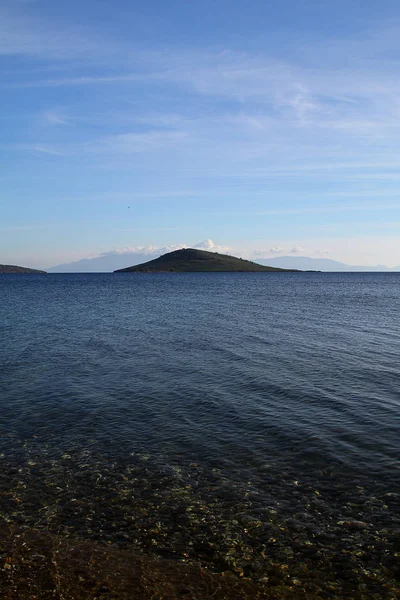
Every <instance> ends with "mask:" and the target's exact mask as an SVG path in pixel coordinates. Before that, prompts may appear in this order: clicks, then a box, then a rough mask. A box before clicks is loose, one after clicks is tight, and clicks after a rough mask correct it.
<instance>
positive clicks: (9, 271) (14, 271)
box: [0, 265, 46, 273]
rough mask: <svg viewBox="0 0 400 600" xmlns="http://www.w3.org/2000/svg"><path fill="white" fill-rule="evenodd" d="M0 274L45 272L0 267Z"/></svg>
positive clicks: (23, 268)
mask: <svg viewBox="0 0 400 600" xmlns="http://www.w3.org/2000/svg"><path fill="white" fill-rule="evenodd" d="M0 273H46V271H39V270H38V269H28V267H17V265H0Z"/></svg>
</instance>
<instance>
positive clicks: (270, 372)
mask: <svg viewBox="0 0 400 600" xmlns="http://www.w3.org/2000/svg"><path fill="white" fill-rule="evenodd" d="M399 307H400V274H388V273H381V274H379V273H378V274H376V273H373V274H372V273H363V274H354V273H346V274H342V273H340V274H334V273H290V274H289V273H288V274H282V273H276V274H275V273H267V274H263V273H251V274H242V273H237V274H236V273H234V274H200V273H199V274H197V273H193V274H153V275H152V274H104V275H99V274H90V275H83V274H79V275H78V274H75V275H45V276H43V275H29V276H27V275H3V276H0V434H1V438H0V452H1V455H2V460H3V461H4V464H5V465H6V467H5V470H4V472H5V473H6V474H7V477H5V479H4V481H3V483H2V484H1V485H2V486H3V488H4V489H9V490H14V491H13V492H12V493H14V494H17V493H18V494H19V501H16V502H17V504H15V506H14V505H12V507H13V510H14V509H15V510H14V512H13V511H12V510H11V509H7V510H8V511H9V514H10V515H11V516H10V518H13V517H12V515H13V514H14V515H16V517H15V518H18V519H20V520H22V522H25V523H27V524H28V525H35V526H42V527H45V526H46V527H49V528H51V527H52V526H54V528H56V529H57V530H60V528H63V527H64V528H67V529H68V528H70V530H71V531H74V532H75V533H76V534H77V535H85V536H88V535H93V536H96V535H97V536H98V537H99V538H100V539H103V537H102V536H103V535H104V539H107V536H108V539H109V540H110V541H112V542H115V543H118V542H119V541H121V540H122V538H121V536H123V535H124V533H123V532H124V531H125V538H126V540H128V542H129V543H132V544H136V545H137V546H138V547H140V548H145V549H146V551H147V550H149V551H151V550H152V547H154V548H155V549H157V548H158V547H162V548H164V549H165V547H167V548H168V549H169V551H171V552H175V553H181V554H182V556H184V555H185V553H184V552H183V549H182V547H183V546H185V547H186V549H187V548H189V551H188V556H189V554H190V553H191V552H192V554H190V556H193V558H195V559H199V560H206V557H204V552H203V554H202V550H201V548H200V549H199V550H193V551H192V549H191V548H196V544H197V545H198V536H199V535H200V533H199V532H198V529H196V527H197V525H196V527H195V526H194V525H193V528H194V529H193V530H192V529H191V527H192V525H191V523H188V522H185V524H184V526H182V527H181V528H180V525H179V519H178V517H177V516H176V515H175V517H174V519H175V521H174V524H173V525H171V524H169V525H168V523H166V520H167V516H165V515H164V516H163V514H162V509H161V508H160V507H162V506H166V505H167V506H168V510H169V512H170V513H171V514H172V513H174V510H175V508H176V507H177V506H178V505H179V511H180V510H181V509H182V511H183V512H185V513H191V512H193V511H195V512H196V510H197V512H198V514H199V515H200V512H199V511H200V508H201V506H203V509H202V510H203V511H206V512H207V514H208V515H209V519H208V520H207V519H206V521H205V523H206V526H207V527H209V530H207V536H208V538H210V536H214V538H215V539H216V540H219V541H218V544H219V545H223V541H221V540H223V539H225V538H223V537H221V539H220V538H219V537H218V536H223V535H228V541H229V540H231V541H230V543H231V545H232V543H233V541H232V540H233V539H234V538H233V537H232V536H233V535H234V534H233V533H232V531H233V530H234V532H235V535H236V536H238V537H237V539H239V537H240V536H242V537H243V536H244V535H250V534H249V530H248V527H247V528H246V519H247V522H249V520H250V521H251V519H253V521H251V522H254V523H256V522H257V523H263V524H264V525H263V527H264V526H265V523H266V522H268V523H270V525H271V527H273V528H275V529H274V530H273V534H271V535H269V534H268V535H264V537H263V536H260V535H259V532H258V533H257V535H256V534H254V536H253V537H254V540H253V544H248V545H249V547H252V548H253V552H256V553H257V552H258V551H260V552H261V549H262V546H264V549H265V545H266V544H267V541H266V540H269V539H275V542H274V544H278V545H279V543H280V540H279V539H278V541H276V538H277V537H278V535H279V531H280V532H281V533H280V535H281V536H282V535H284V536H286V537H285V539H284V540H283V541H282V544H281V545H280V546H279V552H284V550H282V548H287V547H289V546H290V544H291V546H290V552H289V554H290V557H293V552H294V558H293V561H294V563H295V561H296V560H297V563H298V562H299V561H300V558H299V556H300V555H301V550H299V549H298V550H293V544H292V542H293V539H301V540H302V542H301V543H302V544H303V546H304V548H306V546H307V543H306V542H307V541H308V542H309V544H314V541H315V540H317V541H315V545H316V547H317V550H316V552H320V553H321V552H322V553H323V549H324V548H325V554H326V548H329V547H333V545H336V546H337V544H338V542H337V540H338V539H341V540H342V541H343V539H345V538H343V536H342V537H340V536H341V533H340V532H341V531H342V530H343V527H345V528H347V529H346V532H345V535H347V536H350V537H351V536H353V537H354V539H353V542H352V543H353V546H354V547H356V546H357V547H360V545H361V546H362V545H363V544H364V545H365V546H366V547H367V546H368V543H369V544H370V545H371V540H370V538H369V537H368V536H370V535H372V533H371V532H372V530H374V531H375V532H376V530H378V531H380V530H383V531H384V532H385V533H383V534H382V540H383V541H384V543H385V544H386V546H385V547H388V546H387V544H390V543H392V542H393V540H392V538H391V537H390V535H393V532H396V531H398V530H399V531H400V520H399V499H400V496H398V493H399V492H400V477H399V476H400V465H399V456H400V452H399V451H400V435H399V434H400V385H399V384H400V371H399V350H400V318H399ZM79 472H82V473H83V474H84V476H82V478H81V480H79V481H78V479H79V478H78V479H77V477H76V474H77V473H79ZM133 472H135V473H136V475H135V477H133V476H132V477H131V475H130V474H132V473H133ZM124 477H125V480H123V478H124ZM65 481H69V484H68V485H70V488H71V489H73V490H74V494H75V495H78V496H79V494H81V496H82V498H85V499H86V502H87V505H85V506H84V507H83V508H82V510H81V513H82V514H81V513H79V515H78V516H75V520H74V518H72V519H71V518H69V517H68V515H67V516H66V513H65V510H66V509H65V507H64V508H62V509H61V508H60V506H62V507H63V502H62V501H59V502H58V503H57V502H55V501H54V502H53V504H54V506H55V511H54V515H56V516H53V517H52V518H51V519H49V517H48V515H47V513H46V511H45V508H44V506H45V505H46V506H47V505H48V504H49V499H48V497H47V496H46V494H47V492H46V490H47V491H48V489H50V487H51V486H53V487H55V488H57V487H58V488H60V489H63V491H64V493H65V494H67V492H66V490H67V488H68V486H67V487H65V488H64V487H63V482H64V483H65ZM103 481H106V482H107V485H106V487H107V489H108V490H114V496H113V498H112V499H111V498H109V499H108V500H109V505H107V506H106V505H105V504H104V503H105V502H106V500H107V499H106V500H105V499H104V497H103V496H101V494H100V492H99V491H97V492H96V493H95V492H93V498H91V493H92V491H93V490H95V489H96V486H101V485H102V482H103ZM123 481H125V482H126V483H124V482H123ZM149 482H150V483H149ZM157 482H163V483H162V485H161V483H160V485H159V486H157ZM65 485H66V484H65ZM23 486H25V488H24V487H23ZM71 486H72V487H71ZM85 486H86V488H85ZM124 486H125V487H126V488H127V489H128V488H129V490H130V492H129V493H128V492H124V491H123V490H124V489H125V487H124ZM21 489H22V490H28V491H27V492H26V494H27V495H28V496H27V497H25V496H24V494H25V492H23V491H22V492H21ZM18 490H19V491H18ZM29 490H30V491H29ZM154 490H158V491H159V492H160V494H161V496H162V498H163V502H161V501H160V502H159V503H158V504H157V502H158V501H156V500H155V499H154V498H158V497H159V495H157V493H158V492H157V493H156V492H155V491H154ZM168 490H169V491H168ZM179 490H180V491H179ZM185 490H186V491H185ZM103 491H104V490H103ZM103 491H102V492H101V493H103ZM28 492H29V493H30V494H31V496H29V493H28ZM104 493H106V492H104ZM10 494H11V492H10ZM96 494H97V496H96ZM124 494H128V495H129V494H131V496H130V502H131V505H130V506H132V503H133V499H132V498H133V497H134V498H135V499H136V500H135V502H139V503H140V506H142V508H143V507H144V506H145V507H146V506H147V508H143V510H147V511H148V512H151V511H153V513H154V515H155V516H154V522H157V523H161V525H160V528H161V529H160V531H162V532H163V533H162V534H160V535H162V536H163V538H162V543H161V542H159V541H158V539H156V542H155V543H153V542H150V541H149V540H148V539H147V538H146V535H145V534H144V533H143V531H142V530H143V529H144V528H145V527H149V524H148V523H147V521H146V523H145V524H143V523H142V525H143V526H142V525H140V523H141V521H140V519H139V521H140V522H139V525H138V524H136V525H135V528H134V531H133V530H132V527H131V526H129V527H128V525H127V523H126V520H125V521H124V518H125V517H124V518H123V517H122V516H121V515H122V514H125V513H126V510H128V506H129V502H128V504H126V503H125V504H124V503H123V502H125V500H124V498H125V497H124ZM185 494H186V496H185ZM42 495H43V498H45V499H46V500H45V501H44V500H43V503H42V505H41V506H39V505H38V506H36V505H35V507H34V508H33V504H32V502H33V500H32V497H33V496H36V499H37V498H38V497H41V496H42ZM132 495H133V496H132ZM100 496H101V498H102V499H99V498H100ZM121 498H122V500H121ZM125 499H126V498H125ZM138 499H139V500H138ZM21 500H22V501H21ZM36 501H37V500H36ZM82 502H83V500H82ZM99 502H100V503H101V502H103V504H104V506H105V508H104V506H103V504H102V505H101V506H102V508H101V510H102V511H103V512H104V511H106V512H107V511H109V517H110V515H111V517H110V518H112V519H114V522H115V523H116V525H115V527H114V529H113V530H112V528H111V525H110V527H109V528H108V529H107V527H106V526H105V525H104V523H105V522H106V521H107V519H106V518H104V519H103V521H104V522H103V521H102V523H103V525H102V527H100V525H99V524H98V522H97V521H96V519H97V518H100V517H99V515H98V514H97V512H96V511H97V509H96V506H99ZM118 502H122V504H121V506H122V505H123V506H124V507H125V508H124V510H122V509H121V510H120V512H118V511H117V512H115V510H116V509H115V506H116V505H118ZM46 503H47V504H46ZM146 503H147V504H146ZM163 503H164V504H163ZM20 505H22V506H20ZM135 506H136V505H135ZM149 507H150V508H149ZM174 507H175V508H174ZM196 507H197V508H196ZM384 507H386V508H384ZM136 509H137V510H139V509H138V508H137V506H136ZM176 510H178V509H176ZM85 511H86V512H85ZM90 511H92V512H90ZM113 511H114V512H113ZM124 511H125V512H124ZM262 511H264V513H263V512H262ZM265 511H267V513H266V512H265ZM268 511H270V512H268ZM43 512H44V513H45V514H46V515H47V516H46V518H43ZM67 512H68V511H67ZM89 513H90V514H92V517H91V519H94V521H96V523H97V525H96V527H94V526H93V527H90V528H88V527H87V526H86V525H84V516H83V515H86V516H85V518H86V517H87V515H88V514H89ZM52 514H53V513H52ZM102 514H103V513H102ZM235 514H236V515H239V516H238V517H237V518H236V519H235V518H234V515H235ZM186 516H187V515H186ZM164 517H165V518H164ZM110 518H109V519H108V521H109V520H110ZM146 518H147V517H146ZM163 519H164V520H163ZM177 519H178V520H177ZM199 519H200V517H199ZM210 519H211V520H210ZM213 519H214V520H213ZM290 519H292V520H293V519H294V521H295V523H294V524H293V523H292V526H291V525H290ZM224 520H225V521H226V522H227V523H228V522H229V523H232V522H234V524H233V525H231V527H233V530H232V531H231V530H230V529H229V528H228V525H224V527H225V529H223V531H222V532H221V530H220V529H221V523H223V522H224ZM122 521H123V523H122ZM164 521H165V522H164ZM214 522H215V523H217V524H215V523H214ZM115 523H114V524H115ZM199 523H200V521H199ZM213 523H214V524H215V527H214V525H213ZM282 523H283V525H282ZM348 523H350V525H346V524H348ZM355 523H362V524H361V525H357V524H355ZM352 524H353V525H352ZM302 526H304V528H303V529H302ZM212 527H214V529H212ZM254 527H256V526H255V525H254ZM257 527H261V526H260V525H258V526H257ZM282 527H284V528H286V529H285V532H284V533H282V532H283V531H284V530H283V529H282ZM296 527H297V529H296ZM307 527H308V529H307ZM310 527H311V528H314V530H315V531H314V532H313V533H312V532H311V533H310ZM227 528H228V529H229V531H228V533H227V532H226V531H227ZM235 528H236V529H235ZM99 531H101V532H103V533H101V534H99ZM115 531H116V532H117V533H118V535H117V534H115V535H114V533H115ZM146 531H147V530H146ZM177 531H178V533H176V532H177ZM243 531H245V533H243ZM246 531H247V533H246ZM179 532H180V533H179ZM187 532H189V533H187ZM196 532H197V533H196ZM229 532H230V533H229ZM274 532H275V533H274ZM327 532H328V533H327ZM388 532H389V533H388ZM303 534H304V535H303ZM329 534H331V535H333V536H334V537H335V536H336V538H335V540H332V539H331V540H330V541H329V539H328V538H327V537H326V536H327V535H328V537H329ZM153 535H154V536H155V534H153ZM321 535H322V536H323V535H325V538H323V537H322V538H321ZM374 535H375V534H374ZM118 536H119V537H118ZM185 536H186V537H185ZM190 536H192V537H190ZM196 536H197V537H196ZM229 536H230V537H229ZM257 536H258V537H257ZM288 536H289V537H288ZM293 536H294V537H293ZM296 536H297V538H296ZM302 536H303V537H302ZM304 536H305V537H304ZM318 536H320V537H318ZM360 536H361V537H360ZM362 536H364V537H362ZM365 536H366V537H365ZM388 536H389V537H388ZM155 537H156V538H157V536H155ZM242 537H240V539H241V540H242ZM313 537H314V538H315V540H314V541H313V539H312V538H313ZM264 538H265V539H264ZM289 538H290V540H292V542H290V544H289V541H288V540H289ZM303 538H304V539H303ZM320 538H321V539H320ZM361 538H362V539H361ZM367 538H368V539H367ZM152 539H154V537H153V538H152ZM348 539H350V538H348ZM310 540H311V541H310ZM318 540H319V541H318ZM324 540H325V541H324ZM396 540H397V538H396ZM396 540H395V542H394V543H398V542H396ZM122 541H123V540H122ZM383 541H382V543H383ZM317 542H318V543H317ZM227 543H228V542H227ZM243 543H244V542H243ZM257 544H258V546H257ZM228 545H229V544H228ZM288 545H289V546H288ZM353 546H351V548H353ZM375 546H376V547H377V548H378V547H379V544H377V542H376V540H375ZM179 548H180V550H179ZM353 549H354V548H353ZM342 550H343V548H341V549H340V548H339V549H338V552H339V553H340V552H341V551H342ZM362 551H363V550H362ZM224 552H225V548H224ZM243 552H245V551H243ZM249 552H250V550H247V559H248V558H249V557H248V554H249ZM299 552H300V554H299ZM349 552H350V550H349ZM360 552H361V550H360ZM369 552H372V550H370V551H369ZM272 554H273V553H272ZM342 554H343V552H342ZM224 556H225V554H224ZM227 556H228V555H227ZM229 556H232V555H229ZM244 556H246V554H244ZM257 556H258V555H257ZM296 557H297V559H296ZM214 559H215V557H214V558H210V559H209V560H210V561H211V562H212V561H214V562H215V560H214ZM253 559H254V557H253ZM275 559H276V556H275ZM281 559H282V556H281ZM224 560H226V563H227V564H228V566H229V565H230V562H229V560H228V558H227V557H226V556H225V558H224ZM254 560H255V559H254ZM254 560H253V562H254ZM260 560H261V559H260ZM288 560H289V559H288V558H287V556H286V562H287V561H288ZM330 560H331V559H330ZM332 560H333V559H332ZM354 560H355V559H354ZM360 560H362V558H360ZM321 561H322V558H321ZM231 562H232V561H231ZM245 562H246V561H245V560H244V561H243V560H242V563H243V564H242V563H240V561H239V563H240V564H239V567H238V568H242V567H243V568H244V567H245V565H244V563H245ZM281 562H282V560H281ZM331 562H332V561H331ZM248 563H249V560H247V566H248ZM294 563H293V564H294ZM213 564H214V563H213ZM232 564H233V563H232ZM274 564H275V563H274ZM330 564H331V563H330ZM235 565H236V562H235ZM240 565H242V566H240ZM243 565H244V566H243ZM230 566H232V565H230ZM236 566H237V565H236ZM236 566H235V568H236ZM264 567H265V565H264ZM264 567H262V568H264ZM232 568H233V567H232ZM262 568H261V567H260V569H258V571H257V577H259V575H260V573H261V574H262V573H263V571H262ZM265 568H266V567H265ZM382 568H383V567H382ZM384 568H385V569H386V570H385V573H386V577H389V578H390V577H394V575H393V573H392V571H391V569H392V568H393V567H392V566H390V565H389V566H388V565H385V566H384ZM321 569H322V567H321ZM362 569H364V570H365V569H366V567H365V565H364V566H362V567H360V569H359V573H358V575H357V577H358V578H359V580H361V579H362V578H363V577H364V579H363V580H362V584H360V585H367V587H368V585H369V583H368V582H369V580H368V576H367V575H362V573H361V571H362ZM388 569H389V571H388ZM250 571H251V569H250ZM388 573H389V574H388ZM399 573H400V571H399ZM241 574H242V573H239V575H241ZM246 574H247V573H246ZM249 576H251V573H250V574H249ZM285 576H286V575H285ZM293 577H294V576H293ZM296 577H297V578H299V577H300V580H302V579H301V577H302V575H301V574H300V575H299V574H297V575H296ZM371 577H372V578H373V575H371ZM360 578H361V579H360ZM375 579H376V576H375ZM285 581H286V580H285ZM321 585H322V584H321ZM332 593H333V592H332Z"/></svg>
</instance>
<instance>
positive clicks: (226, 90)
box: [0, 0, 400, 268]
mask: <svg viewBox="0 0 400 600" xmlns="http://www.w3.org/2000/svg"><path fill="white" fill-rule="evenodd" d="M399 74H400V4H399V3H398V2H397V1H388V0H381V1H380V2H376V0H357V1H356V0H336V1H335V2H331V1H329V2H328V1H325V0H303V1H302V2H298V0H279V1H278V0H268V1H266V0H252V1H251V2H248V1H246V2H245V1H243V0H212V1H211V0H203V1H202V2H198V1H196V2H195V1H194V0H168V2H166V1H165V0H147V1H146V2H145V1H140V2H139V1H135V0H114V2H110V1H109V0H107V1H105V0H95V1H94V0H85V1H84V2H81V1H80V2H77V1H76V0H70V1H69V2H62V1H61V0H0V107H1V111H0V263H6V264H22V265H26V266H31V267H38V268H40V267H43V268H46V267H50V266H52V265H56V264H60V263H63V262H71V261H75V260H79V259H82V258H91V257H96V256H98V255H101V254H104V253H108V252H132V251H135V250H136V249H138V248H139V249H140V252H142V253H143V255H144V256H145V255H146V249H149V254H151V253H153V254H154V249H158V248H160V249H161V248H163V249H165V248H172V249H173V248H176V247H180V246H197V247H207V244H208V247H209V249H213V250H221V249H222V250H224V251H229V252H230V253H232V254H236V255H238V256H242V257H244V258H253V259H256V258H257V257H263V258H264V257H274V256H282V255H290V254H293V255H302V256H311V257H327V258H332V259H335V260H340V261H343V262H345V263H347V264H358V265H375V264H378V263H379V264H385V265H388V266H392V267H393V266H396V265H400V233H399V226H400V189H399V183H400V169H399V167H400V75H399ZM210 239H211V240H213V242H212V246H211V247H210V245H209V242H208V240H210Z"/></svg>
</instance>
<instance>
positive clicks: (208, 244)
mask: <svg viewBox="0 0 400 600" xmlns="http://www.w3.org/2000/svg"><path fill="white" fill-rule="evenodd" d="M193 248H198V249H199V250H207V251H208V252H219V253H221V254H227V253H229V252H231V251H232V248H231V247H230V246H219V245H217V244H214V242H213V241H212V240H204V241H203V242H198V243H197V244H195V245H194V246H193Z"/></svg>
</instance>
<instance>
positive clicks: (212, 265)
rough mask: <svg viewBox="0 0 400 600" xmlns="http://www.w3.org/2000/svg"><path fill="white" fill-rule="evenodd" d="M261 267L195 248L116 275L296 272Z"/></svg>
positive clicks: (169, 253) (163, 256) (129, 268)
mask: <svg viewBox="0 0 400 600" xmlns="http://www.w3.org/2000/svg"><path fill="white" fill-rule="evenodd" d="M294 270H295V269H280V268H277V267H267V266H264V265H259V264H257V263H255V262H251V261H249V260H244V259H242V258H236V257H235V256H229V255H228V254H218V253H217V252H207V251H206V250H197V249H195V248H184V249H182V250H175V251H174V252H168V253H167V254H163V255H162V256H160V257H159V258H156V259H154V260H150V261H148V262H145V263H141V264H140V265H134V266H132V267H127V268H125V269H118V270H117V271H114V273H198V272H203V273H210V272H222V273H224V272H264V271H274V272H277V271H284V272H288V271H294Z"/></svg>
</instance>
